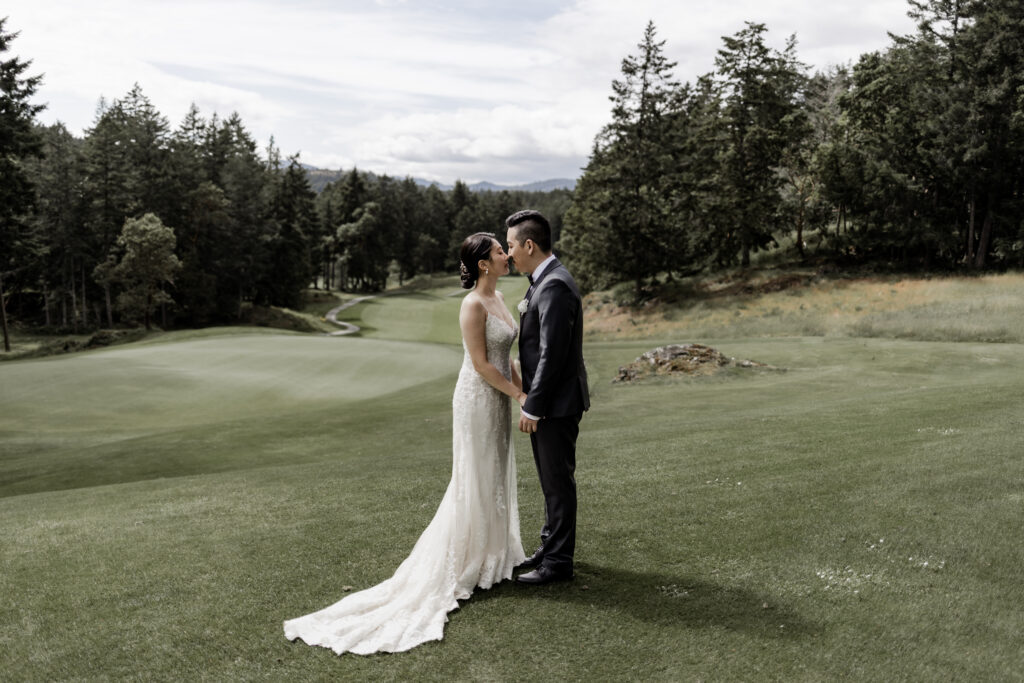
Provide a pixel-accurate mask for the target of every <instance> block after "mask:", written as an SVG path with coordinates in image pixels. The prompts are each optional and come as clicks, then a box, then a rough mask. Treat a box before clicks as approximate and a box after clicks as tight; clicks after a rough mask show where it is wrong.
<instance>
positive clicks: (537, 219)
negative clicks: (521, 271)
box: [505, 209, 551, 254]
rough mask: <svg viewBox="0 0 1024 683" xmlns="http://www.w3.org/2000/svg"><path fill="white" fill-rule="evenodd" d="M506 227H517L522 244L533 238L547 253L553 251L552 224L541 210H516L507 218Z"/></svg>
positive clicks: (517, 234)
mask: <svg viewBox="0 0 1024 683" xmlns="http://www.w3.org/2000/svg"><path fill="white" fill-rule="evenodd" d="M505 227H506V228H515V229H516V236H518V237H519V243H520V244H524V243H525V242H526V240H533V243H534V244H536V245H537V246H538V247H539V248H540V250H541V251H543V252H544V253H545V254H550V253H551V224H550V223H548V219H547V218H544V214H542V213H541V212H540V211H534V210H533V209H525V210H523V211H516V212H515V213H514V214H512V215H511V216H509V217H508V218H506V219H505Z"/></svg>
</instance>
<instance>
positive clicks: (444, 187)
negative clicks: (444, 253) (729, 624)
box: [302, 164, 576, 193]
mask: <svg viewBox="0 0 1024 683" xmlns="http://www.w3.org/2000/svg"><path fill="white" fill-rule="evenodd" d="M302 167H303V168H304V169H305V170H306V175H307V176H308V177H309V184H310V185H311V186H312V187H313V191H314V192H317V193H319V192H323V189H324V188H325V187H327V185H328V184H330V183H333V182H334V181H336V180H339V179H340V178H342V177H343V176H344V175H345V174H346V173H348V171H347V170H337V171H330V170H327V169H323V168H316V167H315V166H310V165H309V164H302ZM368 175H369V176H371V177H376V174H374V173H368ZM413 181H414V182H415V183H416V184H417V185H419V186H421V187H429V186H431V185H436V186H437V189H439V190H441V191H443V192H448V191H449V190H451V189H452V188H453V187H454V186H453V185H448V184H447V183H439V182H436V181H433V180H424V179H423V178H413ZM574 189H576V181H575V180H571V179H569V178H552V179H550V180H540V181H537V182H533V183H526V184H524V185H498V184H496V183H490V182H487V181H486V180H483V181H481V182H479V183H472V184H470V185H469V190H470V192H501V191H502V190H508V191H510V192H515V191H519V192H551V191H552V190H574Z"/></svg>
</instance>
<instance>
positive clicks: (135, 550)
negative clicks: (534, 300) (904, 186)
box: [0, 296, 1024, 681]
mask: <svg viewBox="0 0 1024 683" xmlns="http://www.w3.org/2000/svg"><path fill="white" fill-rule="evenodd" d="M457 299H458V298H457V297H451V298H444V297H441V296H437V297H435V298H434V299H433V300H426V299H423V298H419V297H418V298H416V299H415V300H413V299H410V300H402V297H387V298H385V299H384V300H382V301H381V302H380V303H379V304H377V305H379V306H380V309H379V310H380V311H381V312H383V311H384V310H385V309H387V308H388V307H393V310H394V312H395V313H396V315H399V317H401V315H402V314H403V311H407V310H410V309H412V308H416V307H417V306H423V307H427V308H429V307H431V306H436V307H438V309H437V311H440V312H437V311H435V312H433V313H432V314H431V318H432V319H433V317H434V316H435V315H436V316H439V317H441V318H443V317H445V316H448V317H449V318H453V316H454V315H457V307H454V308H453V307H452V306H451V303H452V302H455V303H457ZM512 301H514V299H512ZM364 310H365V309H364ZM402 324H403V325H404V324H405V323H404V322H403V323H402ZM417 324H419V323H417ZM400 326H401V325H399V327H400ZM408 329H410V328H405V330H406V331H405V332H401V334H406V333H409V332H408ZM421 329H422V330H424V331H423V332H422V334H428V335H429V334H433V332H430V331H429V329H430V328H428V327H426V326H424V327H422V328H421ZM373 334H375V335H380V337H379V338H376V339H373V340H366V339H364V340H363V341H364V342H367V343H369V344H370V346H368V347H364V348H367V349H372V348H373V347H374V346H375V345H377V344H381V343H384V342H385V340H384V337H386V335H387V334H388V328H387V316H382V317H381V318H380V326H379V327H377V328H376V329H375V330H374V331H373ZM396 334H399V333H397V332H396ZM409 334H411V333H409ZM291 338H292V339H298V340H300V341H301V340H302V339H303V338H301V337H297V338H296V337H294V336H293V337H291ZM183 341H185V340H183ZM325 341H332V342H335V343H338V344H339V345H341V346H345V345H346V344H348V343H349V342H352V341H359V340H355V339H348V340H325ZM668 341H701V342H706V343H710V344H712V345H713V346H715V347H716V348H719V349H721V350H723V351H724V352H725V353H727V354H728V355H732V356H736V357H738V358H752V359H755V360H759V361H763V362H766V363H770V364H772V365H774V366H777V367H779V368H783V369H784V370H785V371H784V372H783V371H772V372H731V373H728V374H725V375H722V376H719V377H714V378H706V379H700V380H697V379H691V380H666V381H658V382H653V383H650V384H644V385H637V386H629V385H613V384H611V382H610V380H611V378H612V377H614V375H615V371H616V369H617V368H618V366H619V365H622V364H625V363H627V362H629V361H632V360H633V358H635V357H636V356H637V355H639V354H640V353H641V352H643V351H645V350H647V349H649V348H651V347H652V346H655V345H658V344H660V343H664V342H668ZM419 346H421V345H419V344H409V347H410V348H411V349H416V348H419ZM422 346H431V345H422ZM440 348H444V349H447V350H448V351H450V352H451V353H452V354H454V356H453V357H454V358H456V359H457V358H458V356H459V354H460V353H461V350H460V349H459V348H458V347H457V346H442V347H440ZM585 353H586V356H587V361H588V365H589V367H590V371H591V378H592V384H593V387H594V397H593V405H594V407H593V410H592V411H591V412H590V413H588V415H587V416H586V417H585V418H584V422H583V425H582V431H581V435H580V442H579V458H578V470H577V479H578V485H579V491H580V518H579V530H578V543H579V547H578V556H577V558H578V561H579V563H578V566H577V572H578V576H577V580H576V581H575V582H573V583H572V584H564V585H560V586H551V587H545V588H542V589H540V590H526V589H521V588H519V587H517V586H513V585H508V584H503V585H501V586H498V587H496V588H494V589H492V590H490V591H487V592H478V593H477V594H476V595H474V596H473V598H472V599H471V600H469V601H468V602H466V603H464V604H463V606H462V607H461V609H460V610H458V611H457V612H455V613H453V614H452V615H451V621H450V623H449V624H448V626H447V628H446V631H445V638H444V640H443V641H441V642H438V643H429V644H426V645H424V646H422V647H419V648H416V649H415V650H413V651H411V652H408V653H404V654H401V655H393V656H389V655H379V656H373V657H368V658H365V657H351V656H346V657H341V658H339V657H336V656H334V655H333V654H332V653H330V652H328V651H326V650H322V649H318V648H310V647H306V646H304V645H302V644H292V643H288V642H286V641H285V640H284V639H283V637H282V635H281V631H280V626H281V621H282V620H283V619H286V618H290V617H293V616H296V615H299V614H303V613H306V612H308V611H310V610H312V609H316V608H319V607H322V606H324V605H325V604H327V603H328V602H330V601H333V600H335V599H337V598H338V597H340V596H341V595H343V594H344V587H345V586H352V587H353V588H354V589H359V588H363V587H366V586H369V585H372V584H373V583H376V582H378V581H380V580H382V579H384V578H387V577H388V576H390V574H391V573H392V572H393V571H394V569H395V567H397V565H398V563H399V562H401V560H402V559H404V558H405V556H406V555H407V554H408V552H409V550H410V549H411V548H412V545H413V543H414V542H415V540H416V538H417V537H418V536H419V533H420V532H421V531H422V530H423V528H424V526H425V525H426V523H427V522H428V521H429V519H430V518H431V516H432V515H433V512H434V510H435V509H436V506H437V503H438V502H439V501H440V498H441V495H442V493H443V491H444V488H445V486H446V484H447V482H448V478H449V476H450V459H451V414H450V399H451V391H452V388H453V385H454V372H455V370H454V369H450V370H449V374H447V375H445V376H438V377H436V378H434V379H426V380H425V381H422V382H420V383H418V384H415V385H414V386H411V387H408V388H406V389H403V390H401V391H398V392H395V393H390V394H381V395H378V396H376V397H375V398H372V399H369V400H365V401H358V400H356V401H353V400H349V399H347V398H346V399H339V400H338V401H331V400H329V399H323V398H316V397H315V396H313V397H310V398H308V399H306V398H301V397H300V398H292V399H289V400H288V401H280V402H276V403H274V404H273V406H272V408H273V409H270V408H269V407H268V408H267V409H266V410H261V409H260V406H259V405H254V406H253V409H254V411H255V412H254V413H253V415H251V416H245V415H240V416H237V417H234V418H231V419H226V420H224V421H222V422H210V423H206V424H199V423H196V424H193V423H190V422H188V421H184V420H183V421H181V422H182V423H181V424H178V425H177V426H175V427H174V429H173V430H169V431H168V434H170V435H172V436H162V435H161V434H159V433H157V432H153V433H151V434H149V433H133V434H129V433H128V432H129V430H128V427H127V422H125V423H124V424H122V426H121V427H120V428H118V427H117V425H118V423H117V422H116V421H112V422H109V423H108V424H110V425H113V426H114V427H115V429H114V432H115V433H118V434H121V435H122V436H123V437H124V439H123V443H124V444H129V443H131V444H132V445H133V448H132V449H128V448H125V449H124V450H121V451H118V450H117V442H111V443H110V444H108V445H102V444H97V445H95V447H94V448H92V449H90V450H91V451H92V453H93V455H95V457H94V458H93V461H94V464H92V465H90V466H88V467H83V468H81V469H80V470H78V474H77V475H76V476H77V477H79V478H87V477H88V476H92V475H91V473H92V472H94V471H98V472H106V473H107V475H106V476H107V480H106V481H105V482H96V483H98V484H105V485H90V486H80V487H78V488H73V489H69V490H45V488H46V486H43V487H42V488H41V489H40V490H39V491H38V492H36V493H32V494H31V495H13V496H8V497H6V498H0V519H3V520H4V531H5V534H4V537H3V540H2V541H0V593H2V594H3V595H5V596H11V597H10V599H8V600H7V601H5V602H2V603H0V643H2V645H3V647H2V648H0V670H3V671H4V672H5V674H6V675H8V676H10V677H12V678H14V679H16V680H17V679H25V680H52V679H87V680H93V679H117V678H143V679H147V680H182V679H196V680H254V679H270V680H328V679H329V680H348V679H385V680H476V679H485V680H519V679H523V678H556V679H567V680H609V679H611V680H623V679H643V680H787V681H789V680H797V681H800V680H804V681H820V680H833V679H838V678H849V679H854V680H935V679H949V678H953V679H964V680H1007V679H1013V678H1015V677H1017V676H1018V674H1019V672H1020V671H1021V670H1024V654H1022V651H1021V649H1020V647H1019V623H1020V617H1019V605H1020V604H1021V603H1022V601H1024V589H1022V587H1021V585H1020V580H1019V568H1020V565H1021V562H1022V561H1024V556H1022V555H1024V551H1022V549H1021V546H1020V544H1019V542H1018V540H1017V535H1016V534H1014V533H1012V532H1013V530H1014V529H1016V528H1017V526H1019V518H1020V511H1021V507H1020V506H1021V504H1022V502H1024V501H1022V498H1021V494H1020V492H1019V489H1020V486H1019V483H1020V482H1021V481H1022V480H1024V462H1022V461H1021V459H1020V458H1019V452H1020V443H1021V441H1022V436H1024V421H1022V419H1021V418H1020V416H1019V409H1018V408H1019V405H1020V404H1021V399H1024V373H1021V372H1020V369H1021V363H1022V361H1024V347H1022V346H1020V345H1015V344H975V343H933V342H929V343H923V342H903V341H895V340H881V339H850V338H842V337H835V338H825V339H823V338H778V339H762V338H757V337H748V338H737V337H733V338H719V339H706V338H705V339H686V338H672V337H668V338H663V339H647V340H632V341H629V342H621V341H619V342H616V341H606V342H600V343H596V342H595V343H588V345H587V347H586V349H585ZM182 362H183V363H187V358H184V359H183V360H182ZM457 364H458V361H457V360H456V361H455V365H456V366H457ZM16 365H18V364H14V366H16ZM373 369H374V368H372V367H371V368H370V370H371V371H372V370H373ZM377 370H379V371H380V372H382V373H386V372H388V370H387V369H386V368H377ZM3 372H4V370H3V369H2V368H0V375H2V374H3ZM237 386H238V387H243V386H244V384H239V385H237ZM211 390H212V388H211ZM238 391H239V393H243V392H244V391H245V390H244V389H238ZM289 403H292V404H293V406H292V408H293V409H287V407H282V406H287V404H289ZM168 405H183V402H180V401H179V402H177V403H175V402H171V401H169V402H168ZM268 405H269V404H268ZM129 408H130V406H129ZM82 409H83V410H87V408H86V407H84V406H83V408H82ZM275 411H276V412H275ZM85 422H86V421H85V420H84V419H83V424H82V430H83V433H84V431H85ZM119 430H120V431H119ZM175 435H176V436H175ZM129 437H130V438H129ZM20 439H21V440H22V442H23V443H22V446H19V447H20V448H25V449H27V450H30V445H29V444H28V443H27V442H30V441H31V439H30V437H28V436H26V434H25V433H24V432H22V433H21V436H20ZM174 439H176V440H177V441H174ZM0 443H3V444H5V447H6V446H7V445H8V444H9V441H2V442H0ZM191 444H205V445H206V450H202V449H199V450H196V451H195V454H194V455H190V453H191V452H192V450H193V449H192V448H191ZM63 446H66V447H67V448H66V450H65V451H63V454H55V455H53V456H52V460H49V461H47V460H45V459H44V457H43V455H44V454H45V453H46V452H49V449H48V448H37V449H36V450H35V451H34V452H33V453H34V454H33V456H32V457H27V456H24V457H23V462H22V465H23V466H24V467H25V468H26V469H25V471H24V472H22V474H24V475H25V476H27V477H29V478H31V477H33V476H35V477H36V481H38V482H42V481H43V477H42V472H41V468H42V467H43V465H44V464H45V465H46V468H48V469H47V472H48V474H47V476H57V473H59V472H60V471H62V469H67V468H69V467H72V468H73V460H74V457H76V453H75V452H74V449H73V444H71V443H70V442H67V443H65V444H63ZM516 448H517V453H518V463H519V467H518V472H519V494H520V510H521V516H522V528H523V534H524V540H525V542H526V545H527V546H530V545H532V543H533V542H534V540H535V538H536V533H537V531H538V530H539V528H540V524H541V521H542V514H543V513H542V508H541V500H542V496H541V493H540V490H539V486H538V483H537V479H536V474H535V472H534V466H533V463H532V458H531V457H530V450H529V442H528V440H527V439H526V438H525V437H523V436H522V435H519V436H517V440H516ZM27 450H26V451H25V453H27ZM103 454H105V456H104V455H103ZM153 454H159V455H158V456H156V457H154V455H153ZM101 456H103V457H107V458H109V459H110V462H104V461H103V457H101ZM90 457H92V456H90ZM236 459H237V462H236V465H237V466H232V467H222V465H225V464H230V463H232V462H234V461H235V460H236ZM33 462H34V463H35V464H36V466H37V467H38V468H39V469H36V470H33V469H32V463H33ZM154 462H165V463H167V470H166V472H165V473H163V474H159V475H154V474H153V473H152V472H149V473H145V472H144V473H141V474H138V475H137V476H136V475H131V476H126V473H130V468H131V467H132V466H133V463H134V464H135V466H138V467H141V468H145V467H149V466H150V465H151V463H154ZM95 463H99V465H97V464H95ZM115 464H116V466H115ZM155 476H163V477H166V478H164V479H160V478H154V477H155ZM67 483H68V484H72V485H73V482H70V481H69V482H67ZM49 487H50V488H59V487H58V486H56V485H55V482H53V481H51V482H49Z"/></svg>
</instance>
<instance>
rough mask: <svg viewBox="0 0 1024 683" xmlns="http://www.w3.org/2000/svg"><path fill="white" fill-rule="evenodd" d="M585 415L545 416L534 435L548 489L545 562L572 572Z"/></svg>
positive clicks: (536, 457) (542, 481) (542, 479)
mask: <svg viewBox="0 0 1024 683" xmlns="http://www.w3.org/2000/svg"><path fill="white" fill-rule="evenodd" d="M582 418H583V414H582V413H579V414H577V415H570V416H568V417H553V418H545V419H543V420H540V421H539V422H538V423H537V431H536V432H534V433H533V434H530V444H531V445H532V446H533V460H534V462H535V463H536V464H537V475H538V476H539V477H540V488H541V490H542V491H543V492H544V518H545V523H544V529H543V530H542V531H541V542H542V544H543V549H544V560H543V562H542V564H543V565H544V566H546V567H548V568H549V569H553V570H554V571H556V572H560V573H561V572H571V571H572V558H573V553H574V552H575V549H576V478H575V476H574V475H575V472H576V437H577V436H579V433H580V420H581V419H582Z"/></svg>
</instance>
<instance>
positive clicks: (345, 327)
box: [324, 294, 377, 337]
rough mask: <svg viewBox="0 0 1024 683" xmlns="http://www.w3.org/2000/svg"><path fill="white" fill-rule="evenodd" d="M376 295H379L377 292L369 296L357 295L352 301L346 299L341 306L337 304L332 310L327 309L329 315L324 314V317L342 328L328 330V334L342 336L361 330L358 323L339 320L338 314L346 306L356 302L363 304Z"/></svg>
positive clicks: (348, 306)
mask: <svg viewBox="0 0 1024 683" xmlns="http://www.w3.org/2000/svg"><path fill="white" fill-rule="evenodd" d="M376 297H377V295H376V294H370V295H369V296H360V297H356V298H355V299H352V300H351V301H346V302H345V303H343V304H341V305H340V306H335V307H334V308H332V309H331V310H329V311H327V315H325V316H324V318H326V319H327V322H329V323H334V324H335V325H337V326H338V327H340V328H341V329H340V330H338V331H336V332H328V333H327V336H329V337H341V336H344V335H346V334H355V333H356V332H358V331H359V330H360V327H359V326H358V325H353V324H352V323H347V322H345V321H343V320H338V314H339V313H341V312H342V311H344V310H345V309H346V308H351V307H352V306H355V305H356V304H361V303H362V302H364V301H366V300H367V299H374V298H376Z"/></svg>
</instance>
